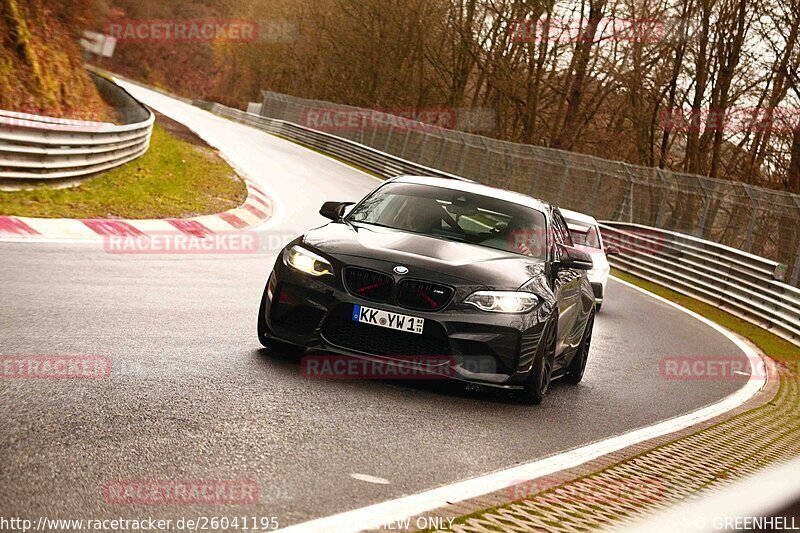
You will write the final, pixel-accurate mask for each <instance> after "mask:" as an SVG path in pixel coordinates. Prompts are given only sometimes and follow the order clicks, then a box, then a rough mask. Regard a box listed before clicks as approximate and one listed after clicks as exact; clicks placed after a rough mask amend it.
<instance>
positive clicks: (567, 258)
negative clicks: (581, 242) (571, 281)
mask: <svg viewBox="0 0 800 533" xmlns="http://www.w3.org/2000/svg"><path fill="white" fill-rule="evenodd" d="M561 252H562V256H561V261H558V262H557V263H556V264H555V267H556V269H559V270H563V269H565V268H574V269H576V270H591V269H592V267H594V262H593V261H592V256H591V255H589V254H587V253H586V252H584V251H583V250H578V249H577V248H573V247H572V246H564V245H562V246H561Z"/></svg>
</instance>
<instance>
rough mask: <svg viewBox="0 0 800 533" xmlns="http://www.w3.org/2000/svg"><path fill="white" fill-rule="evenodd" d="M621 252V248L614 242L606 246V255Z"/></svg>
mask: <svg viewBox="0 0 800 533" xmlns="http://www.w3.org/2000/svg"><path fill="white" fill-rule="evenodd" d="M619 254H620V251H619V248H617V247H616V246H614V245H613V244H610V245H608V246H606V255H619Z"/></svg>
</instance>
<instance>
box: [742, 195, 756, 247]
mask: <svg viewBox="0 0 800 533" xmlns="http://www.w3.org/2000/svg"><path fill="white" fill-rule="evenodd" d="M744 192H745V193H747V196H748V197H750V205H751V208H750V222H748V223H747V233H746V234H745V238H744V246H743V248H744V250H745V251H746V252H749V251H751V250H752V249H753V228H755V226H756V219H757V218H758V217H757V212H758V200H757V199H756V197H755V196H753V195H752V193H751V192H750V189H749V188H748V187H745V188H744Z"/></svg>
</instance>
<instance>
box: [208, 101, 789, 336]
mask: <svg viewBox="0 0 800 533" xmlns="http://www.w3.org/2000/svg"><path fill="white" fill-rule="evenodd" d="M194 105H196V106H198V107H201V108H203V109H206V110H207V111H211V112H212V113H216V114H218V115H220V116H223V117H226V118H229V119H232V120H235V121H237V122H241V123H244V124H248V125H250V126H253V127H255V128H258V129H261V130H264V131H266V132H268V133H271V134H274V135H279V136H281V137H285V138H287V139H289V140H291V141H294V142H298V143H300V144H303V145H305V146H308V147H311V148H313V149H315V150H319V151H321V152H324V153H326V154H328V155H332V156H334V157H337V158H340V159H342V160H344V161H346V162H349V163H354V164H356V165H358V166H360V167H362V168H365V169H368V170H370V171H372V172H374V173H375V174H377V175H379V176H383V177H386V178H390V177H394V176H398V175H401V174H418V175H419V174H421V175H427V176H439V177H446V178H453V179H464V178H460V177H458V176H455V175H453V174H448V173H445V172H442V171H440V170H435V169H432V168H429V167H426V166H423V165H420V164H418V163H413V162H411V161H406V160H404V159H401V158H399V157H396V156H393V155H390V154H387V153H385V152H381V151H380V150H376V149H374V148H370V147H368V146H365V145H363V144H359V143H357V142H354V141H351V140H348V139H343V138H342V137H338V136H336V135H332V134H329V133H325V132H320V131H316V130H313V129H310V128H307V127H305V126H300V125H297V124H294V123H292V122H286V121H283V120H278V119H272V118H268V117H263V116H258V115H254V114H252V113H246V112H244V111H240V110H238V109H232V108H229V107H226V106H223V105H221V104H217V103H214V102H206V101H199V100H196V101H195V102H194ZM601 230H602V233H603V239H604V240H605V241H606V244H614V245H617V246H618V247H619V248H620V249H621V251H622V254H621V255H618V256H611V257H610V260H611V263H612V265H614V266H616V267H617V268H619V269H620V270H623V271H625V272H629V273H631V274H634V275H636V276H638V277H641V278H643V279H646V280H649V281H653V282H655V283H658V284H659V285H663V286H666V287H668V288H670V289H673V290H675V291H677V292H680V293H682V294H686V295H688V296H692V297H695V298H697V299H699V300H702V301H704V302H707V303H710V304H712V305H714V306H717V307H719V308H721V309H724V310H726V311H728V312H730V313H732V314H734V315H736V316H739V317H741V318H743V319H745V320H747V321H748V322H751V323H754V324H757V325H759V326H761V327H764V328H766V329H768V330H770V331H772V332H773V333H775V334H777V335H779V336H781V337H783V338H785V339H787V340H789V341H791V342H793V343H795V344H798V345H800V289H797V288H795V287H792V286H791V285H787V284H785V283H781V280H783V279H785V277H786V274H787V272H786V265H783V264H781V263H778V262H777V261H771V260H769V259H764V258H762V257H759V256H756V255H752V254H749V253H746V252H742V251H740V250H737V249H735V248H731V247H728V246H723V245H721V244H716V243H713V242H710V241H706V240H703V239H699V238H697V237H693V236H690V235H685V234H681V233H677V232H672V231H667V230H661V229H656V228H651V227H647V226H642V225H637V224H628V223H621V222H605V223H603V224H602V225H601Z"/></svg>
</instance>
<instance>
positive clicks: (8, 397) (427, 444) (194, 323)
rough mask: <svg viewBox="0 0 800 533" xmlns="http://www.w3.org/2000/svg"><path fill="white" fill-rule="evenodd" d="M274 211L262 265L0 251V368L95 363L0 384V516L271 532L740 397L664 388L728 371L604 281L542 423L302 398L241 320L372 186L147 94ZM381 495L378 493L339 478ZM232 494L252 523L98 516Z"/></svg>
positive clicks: (451, 389)
mask: <svg viewBox="0 0 800 533" xmlns="http://www.w3.org/2000/svg"><path fill="white" fill-rule="evenodd" d="M129 89H130V90H131V92H132V93H133V94H134V96H136V97H137V98H139V99H141V100H142V101H144V102H145V103H147V104H148V105H150V106H152V107H154V108H155V109H157V110H158V111H160V112H162V113H164V114H166V115H168V116H171V117H172V118H174V119H176V120H179V121H181V122H183V123H185V124H186V125H187V126H189V127H190V128H192V129H194V130H195V131H197V132H198V133H199V134H200V135H201V136H202V137H203V138H204V139H206V141H208V142H209V143H210V144H211V145H213V146H216V147H217V148H219V149H220V151H221V152H222V153H223V155H224V156H225V157H226V158H227V159H228V160H229V161H231V162H232V164H234V165H235V166H236V167H237V168H238V169H239V170H240V171H241V172H244V173H246V174H247V175H249V176H250V177H251V178H252V179H253V180H254V181H255V182H256V183H257V184H259V186H260V187H262V188H263V189H265V191H266V192H267V193H268V194H269V195H270V196H271V197H272V198H274V200H275V202H276V210H275V216H274V217H273V219H272V220H271V221H270V222H268V223H267V224H266V225H264V226H262V227H261V228H258V230H257V231H258V235H259V238H260V242H262V244H264V246H262V249H261V250H260V251H259V253H256V254H240V255H169V254H159V255H151V254H142V255H120V254H110V253H106V252H104V251H103V249H102V246H98V245H89V244H58V243H11V242H4V243H0V272H2V277H3V280H2V292H1V293H0V294H2V307H0V356H18V355H55V354H62V355H64V354H92V355H103V356H107V357H109V358H110V359H111V361H112V364H113V367H112V372H111V374H110V376H109V377H108V378H107V379H100V380H53V379H3V380H0V516H2V517H27V518H33V519H36V518H37V517H39V516H47V517H50V518H54V517H59V518H111V517H124V518H142V517H147V516H152V517H157V518H173V519H177V518H180V517H196V516H231V517H232V516H242V515H247V516H277V517H278V521H279V523H280V525H281V526H286V525H290V524H296V523H299V522H302V521H305V520H309V519H313V518H319V517H323V516H327V515H330V514H333V513H336V512H340V511H345V510H349V509H354V508H358V507H362V506H365V505H368V504H373V503H377V502H381V501H384V500H387V499H392V498H396V497H399V496H403V495H408V494H413V493H416V492H419V491H421V490H424V489H430V488H434V487H437V486H440V485H444V484H447V483H452V482H455V481H460V480H464V479H468V478H471V477H474V476H477V475H481V474H486V473H489V472H493V471H496V470H499V469H502V468H507V467H510V466H514V465H516V464H519V463H523V462H528V461H533V460H536V459H540V458H543V457H547V456H549V455H552V454H555V453H558V452H561V451H564V450H569V449H571V448H575V447H577V446H580V445H584V444H588V443H591V442H595V441H598V440H601V439H604V438H607V437H610V436H615V435H619V434H622V433H625V432H627V431H630V430H633V429H636V428H640V427H643V426H647V425H650V424H653V423H655V422H658V421H662V420H665V419H669V418H672V417H675V416H678V415H681V414H684V413H688V412H690V411H693V410H695V409H697V408H700V407H703V406H706V405H709V404H712V403H714V402H716V401H718V400H719V399H721V398H724V397H726V396H728V395H729V394H731V393H732V392H734V391H735V390H736V389H738V388H739V387H741V386H742V385H743V384H744V382H743V381H730V380H668V379H664V378H663V377H662V376H661V374H660V372H659V361H660V360H662V359H663V358H664V357H669V356H697V357H704V356H736V357H741V358H742V360H743V361H744V360H745V357H744V355H742V354H741V353H740V351H739V350H738V349H737V348H736V346H735V345H734V344H733V343H732V342H731V341H729V340H728V339H727V338H725V337H724V336H723V335H721V334H720V333H718V332H716V331H714V330H713V329H711V328H710V327H708V326H707V325H704V324H702V323H700V322H698V321H697V320H695V319H693V318H692V317H690V316H688V315H686V314H684V313H681V312H680V311H678V310H676V309H674V308H672V307H670V306H668V305H666V304H663V303H660V302H657V301H655V300H652V299H650V298H649V297H647V296H646V295H643V294H641V293H639V292H637V291H634V290H632V289H630V288H628V287H625V286H623V285H622V284H619V283H616V282H614V281H613V280H612V281H611V282H610V285H609V289H608V297H607V301H606V303H605V304H604V307H603V312H602V313H601V314H600V315H599V317H598V319H597V323H596V327H595V337H594V341H593V347H592V353H591V359H590V361H589V365H588V367H587V372H586V377H585V379H584V382H583V383H581V384H580V385H579V386H570V385H567V384H556V385H555V386H554V387H553V388H552V390H551V392H550V394H549V395H548V397H547V399H546V401H545V403H544V404H543V405H541V406H528V405H520V404H517V403H515V402H514V399H513V397H510V396H509V395H507V394H505V393H496V392H486V391H482V390H473V389H467V388H464V387H462V386H459V385H456V384H450V383H447V382H441V381H425V382H405V381H368V380H358V381H356V380H350V381H344V380H310V379H306V378H304V377H303V376H302V375H301V372H300V366H299V363H298V361H297V360H293V359H291V358H287V357H282V356H280V355H276V354H269V353H267V352H266V351H265V350H264V349H262V348H261V347H260V345H259V343H258V340H257V338H256V333H255V319H256V312H257V308H258V303H259V299H260V296H261V290H262V288H263V284H264V282H265V280H266V277H267V275H268V273H269V271H270V269H271V266H272V263H273V262H274V260H275V255H276V253H277V251H278V250H279V248H280V244H281V243H283V242H285V241H286V240H288V239H290V238H291V237H293V236H295V235H298V234H300V233H302V232H303V231H304V230H306V229H308V228H310V227H313V226H315V225H318V224H320V223H321V222H322V219H321V217H319V215H317V214H316V213H317V210H318V208H319V206H320V205H321V204H322V202H323V201H325V200H342V201H344V200H355V199H357V198H359V197H360V196H362V195H363V194H364V193H366V192H367V191H369V190H370V189H371V188H373V187H374V186H375V185H376V184H377V182H376V180H375V179H374V178H371V177H369V176H367V175H365V174H362V173H360V172H358V171H356V170H354V169H351V168H349V167H347V166H345V165H343V164H341V163H339V162H336V161H334V160H331V159H328V158H326V157H324V156H322V155H319V154H317V153H314V152H311V151H308V150H306V149H304V148H301V147H299V146H296V145H294V144H292V143H290V142H288V141H284V140H281V139H278V138H275V137H272V136H269V135H267V134H265V133H262V132H260V131H258V130H255V129H252V128H249V127H246V126H243V125H239V124H236V123H233V122H230V121H227V120H225V119H222V118H218V117H215V116H213V115H211V114H209V113H207V112H205V111H202V110H199V109H197V108H193V107H191V106H188V105H186V104H183V103H181V102H178V101H176V100H173V99H170V98H168V97H165V96H163V95H161V94H158V93H154V92H151V91H148V90H146V89H142V88H138V87H134V86H129ZM353 474H361V475H366V476H373V477H375V478H380V479H383V480H385V481H387V482H388V483H381V484H375V483H371V482H369V481H364V480H362V479H356V478H354V477H353V476H352V475H353ZM185 479H188V480H196V479H205V480H215V479H220V480H246V481H253V482H255V483H256V484H257V485H258V487H259V500H258V503H257V504H248V505H211V506H201V505H174V504H173V505H142V504H123V505H119V504H113V503H111V504H110V503H106V502H105V501H104V498H103V486H104V485H105V484H106V483H107V482H113V481H115V480H185Z"/></svg>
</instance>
